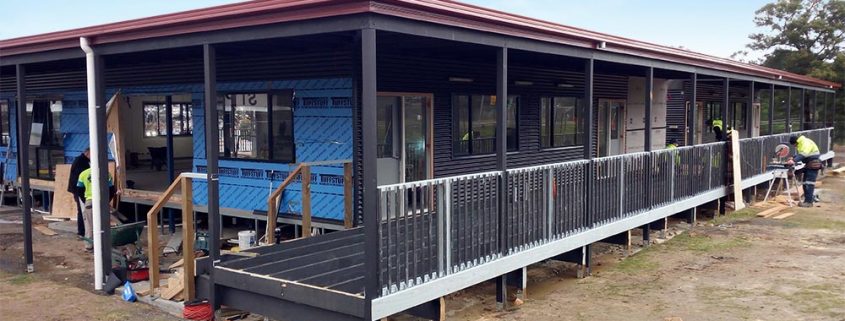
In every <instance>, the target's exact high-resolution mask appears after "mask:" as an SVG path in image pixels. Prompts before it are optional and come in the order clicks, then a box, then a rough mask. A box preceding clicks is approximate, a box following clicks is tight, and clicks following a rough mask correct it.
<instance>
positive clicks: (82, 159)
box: [67, 148, 91, 236]
mask: <svg viewBox="0 0 845 321" xmlns="http://www.w3.org/2000/svg"><path fill="white" fill-rule="evenodd" d="M89 168H91V149H90V148H86V149H85V151H83V152H82V153H81V154H79V156H76V159H74V160H73V165H70V175H69V176H68V183H67V191H68V192H70V193H71V194H73V200H74V201H76V234H78V235H79V236H85V222H84V219H83V217H82V207H83V206H85V196H84V195H82V194H80V193H79V189H78V188H76V182H77V181H79V174H80V173H82V171H84V170H86V169H89Z"/></svg>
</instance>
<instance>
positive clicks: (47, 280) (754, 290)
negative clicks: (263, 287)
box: [0, 176, 845, 321]
mask: <svg viewBox="0 0 845 321" xmlns="http://www.w3.org/2000/svg"><path fill="white" fill-rule="evenodd" d="M843 191H845V176H837V177H828V178H825V180H824V181H823V185H822V186H821V187H820V188H818V192H819V193H820V195H821V199H822V203H821V204H820V207H817V208H812V209H799V208H793V209H787V210H786V211H784V212H794V213H795V215H793V216H791V217H789V218H786V219H784V220H775V219H770V218H758V217H756V216H755V213H757V212H759V211H760V210H761V209H760V208H751V209H748V210H744V211H740V212H736V213H733V214H730V215H728V216H726V217H721V218H717V219H715V220H700V221H699V222H698V224H696V226H694V227H693V228H692V229H691V230H690V229H689V226H688V225H685V224H673V225H674V226H675V228H673V229H672V230H671V231H670V232H669V233H668V234H669V236H673V237H671V239H668V240H666V239H661V238H659V237H660V233H654V234H652V240H655V243H659V244H654V245H651V246H649V247H647V248H644V249H640V248H639V246H635V248H636V249H637V251H636V253H635V254H633V255H630V256H628V257H625V253H624V251H622V250H621V248H620V247H618V246H608V245H598V246H597V247H596V252H599V254H598V255H597V256H596V258H595V259H594V262H595V263H594V264H595V265H594V267H593V273H592V276H590V277H587V278H584V279H576V278H575V266H574V265H571V264H566V263H557V262H549V263H543V264H538V265H534V266H531V267H530V268H529V285H528V290H527V293H526V295H527V296H526V298H525V302H524V304H522V305H520V306H518V307H513V308H510V309H509V310H507V311H505V312H498V311H496V310H495V298H494V294H495V290H494V286H493V285H492V284H481V285H478V286H474V287H472V288H469V289H466V290H464V291H461V292H459V293H456V294H453V295H450V296H449V297H448V298H447V316H448V319H449V320H589V321H601V320H658V321H664V320H671V321H679V320H683V321H694V320H832V321H845V197H843V196H845V194H843ZM20 220H21V217H20V212H19V210H14V209H9V208H0V319H2V320H115V321H135V320H139V321H140V320H179V319H178V318H174V317H172V316H170V315H167V314H166V313H164V312H161V311H159V310H156V309H155V308H153V307H150V306H148V305H145V304H143V303H127V302H123V301H122V300H121V299H120V297H119V296H118V295H114V296H102V295H98V294H95V293H93V291H92V290H91V289H92V288H93V285H92V283H91V280H92V279H93V276H92V275H91V272H90V269H91V265H92V263H91V254H88V253H85V252H84V251H83V250H82V243H81V241H79V240H78V239H77V238H76V235H72V234H68V233H63V232H60V234H59V235H56V236H45V235H43V234H41V233H39V232H37V231H35V232H33V237H34V243H35V245H34V252H35V261H36V273H34V274H23V273H22V271H23V270H24V266H23V264H22V262H23V258H22V252H23V251H22V240H23V236H22V234H21V228H22V226H21V224H20ZM35 224H41V225H46V224H45V222H42V221H41V219H40V217H36V218H35ZM635 240H637V239H635ZM399 319H406V318H399Z"/></svg>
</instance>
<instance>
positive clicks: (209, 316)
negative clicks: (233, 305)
mask: <svg viewBox="0 0 845 321" xmlns="http://www.w3.org/2000/svg"><path fill="white" fill-rule="evenodd" d="M182 317H183V318H185V319H187V320H196V321H211V320H213V319H214V312H213V311H211V304H210V303H208V300H197V301H192V302H185V308H184V309H182Z"/></svg>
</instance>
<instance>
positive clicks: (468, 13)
mask: <svg viewBox="0 0 845 321" xmlns="http://www.w3.org/2000/svg"><path fill="white" fill-rule="evenodd" d="M366 12H373V13H378V14H384V15H391V16H397V17H402V18H407V19H412V20H419V21H429V22H434V23H439V24H444V25H450V26H455V27H461V28H468V29H473V30H479V31H485V32H492V33H499V34H507V35H515V36H518V37H525V38H529V39H535V40H541V41H547V42H554V43H559V44H565V45H569V46H576V47H582V48H594V49H595V48H596V45H597V44H598V43H600V42H604V43H605V44H606V47H605V48H603V49H599V50H604V51H608V52H615V53H620V54H627V55H633V56H640V57H646V58H652V59H657V60H664V61H670V62H676V63H682V64H688V65H693V66H699V67H706V68H712V69H717V70H726V71H733V72H738V73H745V74H751V75H756V76H760V77H764V78H771V79H782V80H787V81H794V82H797V83H803V84H807V85H813V86H823V87H832V88H839V87H841V85H840V84H837V83H834V82H829V81H825V80H820V79H815V78H812V77H807V76H802V75H797V74H793V73H789V72H786V71H782V70H777V69H772V68H767V67H763V66H758V65H752V64H745V63H740V62H737V61H733V60H730V59H725V58H718V57H714V56H709V55H705V54H701V53H696V52H692V51H687V50H682V49H678V48H672V47H667V46H661V45H657V44H652V43H648V42H643V41H637V40H632V39H628V38H624V37H618V36H613V35H608V34H604V33H599V32H593V31H589V30H585V29H580V28H575V27H570V26H565V25H561V24H556V23H551V22H547V21H542V20H538V19H534V18H529V17H524V16H520V15H514V14H510V13H506V12H502V11H496V10H491V9H487V8H483V7H479V6H474V5H469V4H464V3H460V2H455V1H447V0H378V1H365V0H256V1H250V2H242V3H235V4H229V5H222V6H216V7H210V8H204V9H196V10H190V11H184V12H179V13H173V14H166V15H160V16H154V17H149V18H142V19H135V20H128V21H123V22H116V23H110V24H105V25H100V26H93V27H86V28H80V29H73V30H67V31H60V32H53V33H47V34H42V35H36V36H28V37H21V38H15V39H8V40H0V50H2V55H5V56H11V55H17V54H25V53H32V52H39V51H48V50H56V49H64V48H74V47H77V46H79V43H78V42H79V40H78V38H79V37H89V38H90V39H91V41H92V43H93V44H103V43H113V42H121V41H131V40H138V39H146V38H154V37H163V36H172V35H179V34H187V33H194V32H203V31H212V30H223V29H230V28H238V27H247V26H256V25H264V24H272V23H280V22H290V21H298V20H307V19H317V18H323V17H331V16H340V15H349V14H356V13H366Z"/></svg>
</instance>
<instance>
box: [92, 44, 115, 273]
mask: <svg viewBox="0 0 845 321" xmlns="http://www.w3.org/2000/svg"><path fill="white" fill-rule="evenodd" d="M103 69H104V63H103V56H102V55H100V54H97V53H95V56H94V73H95V77H94V78H96V79H95V80H94V83H95V87H94V88H95V93H94V94H95V99H94V105H95V106H96V114H95V117H96V119H97V146H99V149H100V151H99V152H98V153H97V159H98V162H99V164H101V165H100V168H99V169H100V173H99V175H100V190H99V191H96V192H97V193H100V195H101V197H100V209H101V210H100V227H99V228H100V233H101V234H100V240H101V242H100V244H101V246H100V253H98V254H97V255H100V257H101V260H102V261H100V262H102V264H103V276H104V277H108V276H109V274H110V273H111V267H112V263H111V250H112V247H111V232H110V231H111V224H110V223H111V219H110V218H111V213H110V212H111V211H110V210H109V208H110V207H109V175H110V174H109V167H108V161H109V160H108V153H107V151H108V148H109V147H108V146H109V145H108V142H107V140H106V137H107V129H106V107H107V106H106V101H105V99H106V84H105V77H104V76H103V74H104V73H103V71H104V70H103ZM95 214H96V213H95ZM94 229H95V231H96V229H97V227H94Z"/></svg>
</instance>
